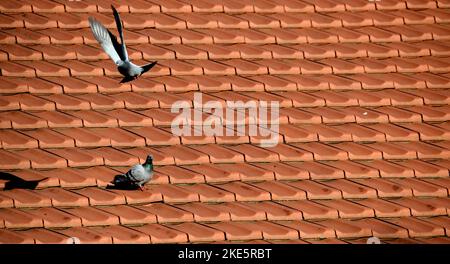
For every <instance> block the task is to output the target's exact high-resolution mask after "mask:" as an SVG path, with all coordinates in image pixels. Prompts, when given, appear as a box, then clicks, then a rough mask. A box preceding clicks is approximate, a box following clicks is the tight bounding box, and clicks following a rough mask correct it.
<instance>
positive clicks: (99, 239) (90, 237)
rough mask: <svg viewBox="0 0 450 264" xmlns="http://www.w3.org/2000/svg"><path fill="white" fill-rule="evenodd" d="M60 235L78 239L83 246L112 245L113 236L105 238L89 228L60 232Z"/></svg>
mask: <svg viewBox="0 0 450 264" xmlns="http://www.w3.org/2000/svg"><path fill="white" fill-rule="evenodd" d="M58 232H59V233H61V234H64V235H66V236H68V237H77V238H78V239H80V243H83V244H98V243H102V244H111V243H112V238H111V236H105V235H103V234H101V233H99V232H97V231H95V230H93V229H90V228H87V227H72V228H68V229H63V230H58Z"/></svg>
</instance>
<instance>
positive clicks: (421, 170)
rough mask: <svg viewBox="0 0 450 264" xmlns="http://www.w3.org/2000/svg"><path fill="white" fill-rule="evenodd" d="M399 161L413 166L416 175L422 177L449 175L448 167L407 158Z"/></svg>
mask: <svg viewBox="0 0 450 264" xmlns="http://www.w3.org/2000/svg"><path fill="white" fill-rule="evenodd" d="M399 163H400V164H401V165H402V166H404V167H410V168H413V169H414V175H415V176H416V177H420V178H422V177H423V178H429V177H447V176H448V175H449V174H448V170H447V169H445V168H443V167H440V166H437V165H434V164H430V163H427V162H424V161H422V160H405V161H402V162H399Z"/></svg>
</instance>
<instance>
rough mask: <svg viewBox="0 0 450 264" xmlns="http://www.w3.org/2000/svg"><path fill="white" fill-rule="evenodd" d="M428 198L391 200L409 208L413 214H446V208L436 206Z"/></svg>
mask: <svg viewBox="0 0 450 264" xmlns="http://www.w3.org/2000/svg"><path fill="white" fill-rule="evenodd" d="M429 201H430V199H420V198H408V197H405V198H401V199H396V200H393V201H392V202H395V203H397V204H400V205H402V206H404V207H407V208H410V210H411V214H412V215H413V216H438V215H447V212H446V208H445V207H443V206H436V204H432V203H429Z"/></svg>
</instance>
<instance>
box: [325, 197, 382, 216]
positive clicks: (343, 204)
mask: <svg viewBox="0 0 450 264" xmlns="http://www.w3.org/2000/svg"><path fill="white" fill-rule="evenodd" d="M316 202H317V203H320V204H322V205H324V206H328V207H330V208H334V209H337V210H338V212H339V218H360V217H374V216H375V215H374V212H373V210H371V209H369V208H367V207H365V206H361V205H359V204H355V203H353V202H350V201H348V200H323V201H316Z"/></svg>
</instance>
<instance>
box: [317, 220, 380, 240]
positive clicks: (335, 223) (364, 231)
mask: <svg viewBox="0 0 450 264" xmlns="http://www.w3.org/2000/svg"><path fill="white" fill-rule="evenodd" d="M318 224H320V225H323V226H327V227H329V228H332V229H334V230H335V231H336V236H337V237H338V238H351V237H365V236H370V235H371V234H372V231H371V229H370V228H369V227H367V226H362V225H358V224H357V223H356V222H354V221H352V220H343V219H329V220H324V221H320V222H318Z"/></svg>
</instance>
